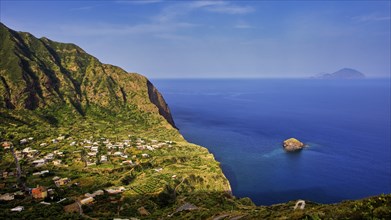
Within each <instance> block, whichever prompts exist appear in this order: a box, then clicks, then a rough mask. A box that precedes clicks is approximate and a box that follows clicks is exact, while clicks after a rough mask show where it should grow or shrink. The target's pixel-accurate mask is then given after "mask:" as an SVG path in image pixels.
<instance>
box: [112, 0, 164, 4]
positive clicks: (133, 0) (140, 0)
mask: <svg viewBox="0 0 391 220" xmlns="http://www.w3.org/2000/svg"><path fill="white" fill-rule="evenodd" d="M115 2H116V3H120V4H138V5H145V4H154V3H160V2H163V0H128V1H126V0H123V1H115Z"/></svg>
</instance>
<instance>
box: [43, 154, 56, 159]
mask: <svg viewBox="0 0 391 220" xmlns="http://www.w3.org/2000/svg"><path fill="white" fill-rule="evenodd" d="M44 158H45V159H46V160H53V159H54V154H53V153H49V154H47V155H46V156H45V157H44Z"/></svg>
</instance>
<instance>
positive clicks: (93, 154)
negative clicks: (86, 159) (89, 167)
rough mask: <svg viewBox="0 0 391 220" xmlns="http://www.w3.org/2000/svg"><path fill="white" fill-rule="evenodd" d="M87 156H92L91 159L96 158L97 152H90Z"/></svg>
mask: <svg viewBox="0 0 391 220" xmlns="http://www.w3.org/2000/svg"><path fill="white" fill-rule="evenodd" d="M87 155H88V156H90V157H95V156H96V152H88V153H87Z"/></svg>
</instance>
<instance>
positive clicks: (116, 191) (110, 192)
mask: <svg viewBox="0 0 391 220" xmlns="http://www.w3.org/2000/svg"><path fill="white" fill-rule="evenodd" d="M105 191H106V192H107V193H108V194H118V193H122V192H123V191H125V187H123V186H121V187H119V188H116V189H105Z"/></svg>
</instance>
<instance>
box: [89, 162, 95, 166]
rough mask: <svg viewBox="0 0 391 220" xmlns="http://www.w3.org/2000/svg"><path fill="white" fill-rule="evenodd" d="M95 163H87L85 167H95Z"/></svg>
mask: <svg viewBox="0 0 391 220" xmlns="http://www.w3.org/2000/svg"><path fill="white" fill-rule="evenodd" d="M95 165H96V163H95V162H87V166H95Z"/></svg>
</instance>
